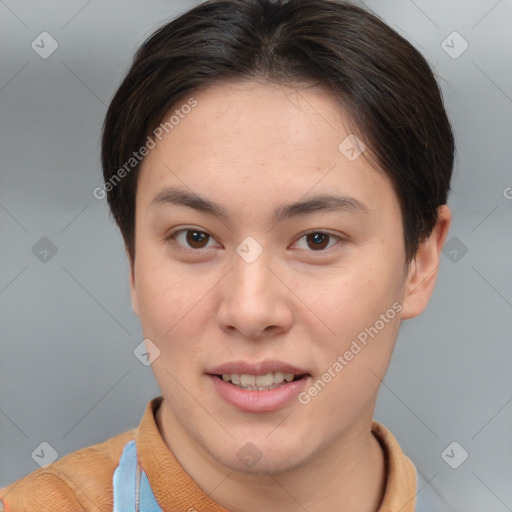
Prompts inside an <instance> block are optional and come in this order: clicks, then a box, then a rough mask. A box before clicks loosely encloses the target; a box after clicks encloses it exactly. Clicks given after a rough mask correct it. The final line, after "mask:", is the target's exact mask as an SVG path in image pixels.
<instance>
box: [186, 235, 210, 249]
mask: <svg viewBox="0 0 512 512" xmlns="http://www.w3.org/2000/svg"><path fill="white" fill-rule="evenodd" d="M206 236H207V235H206V234H205V233H201V231H188V233H187V242H188V243H189V244H190V245H191V246H192V247H196V248H197V247H203V243H202V242H204V240H205V239H206Z"/></svg>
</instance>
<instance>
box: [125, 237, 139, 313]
mask: <svg viewBox="0 0 512 512" xmlns="http://www.w3.org/2000/svg"><path fill="white" fill-rule="evenodd" d="M125 250H126V256H127V258H128V265H129V266H130V275H129V281H130V295H131V299H132V310H133V312H134V313H135V314H136V315H137V316H139V299H138V296H137V289H136V287H135V261H132V258H131V257H130V253H129V252H128V249H127V248H126V247H125Z"/></svg>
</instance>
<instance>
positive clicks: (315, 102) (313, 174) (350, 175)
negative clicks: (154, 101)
mask: <svg viewBox="0 0 512 512" xmlns="http://www.w3.org/2000/svg"><path fill="white" fill-rule="evenodd" d="M191 98H193V100H194V101H195V103H196V105H195V107H194V108H193V109H189V108H183V109H182V110H181V107H182V106H183V105H185V104H187V102H188V101H189V100H190V99H191ZM176 111H178V112H176ZM173 113H175V114H181V115H179V116H178V115H175V124H173V126H172V129H169V130H168V133H166V132H164V133H163V136H162V140H157V141H156V143H157V146H156V148H155V149H153V150H151V151H150V153H149V154H148V156H147V157H146V158H145V160H144V161H143V164H142V168H141V171H140V176H139V187H140V188H141V191H140V192H141V194H142V195H144V196H145V201H146V202H150V201H152V200H153V199H154V197H155V196H156V195H157V194H158V193H159V192H160V191H161V189H162V188H164V187H165V186H168V185H179V186H181V187H182V188H188V189H191V191H193V192H196V193H201V192H202V194H201V195H207V196H209V197H215V198H217V199H219V201H222V199H223V193H224V192H225V194H224V196H225V198H226V199H227V198H228V197H229V199H230V200H231V201H233V199H235V197H233V191H238V192H239V197H240V198H241V197H242V196H243V197H244V201H245V202H247V200H248V199H255V198H256V197H257V196H258V195H261V194H265V195H266V197H267V199H268V201H271V200H272V198H275V199H276V200H277V198H278V197H282V196H289V197H294V198H296V199H297V198H299V197H302V196H304V195H305V194H308V192H309V191H314V192H315V193H322V192H323V193H326V192H334V191H338V192H341V193H343V194H345V195H352V196H358V197H359V199H360V200H361V201H363V202H364V201H365V196H368V195H371V192H372V189H375V188H376V187H377V188H379V187H380V188H382V187H388V188H389V187H390V184H389V183H388V179H387V177H386V176H385V175H384V174H383V173H382V172H381V171H378V170H376V169H375V168H374V167H372V165H371V164H370V161H369V159H368V158H366V157H365V154H364V153H363V154H361V155H360V156H359V157H358V158H355V159H351V158H347V154H346V153H344V152H343V150H344V148H345V147H346V141H347V140H348V141H349V142H348V143H349V145H350V141H354V140H355V139H353V138H350V137H353V134H352V130H353V128H354V127H353V126H352V123H351V121H350V119H349V116H348V115H347V114H346V113H345V112H344V110H343V109H342V107H341V106H340V104H339V103H338V102H336V101H335V100H334V99H333V97H332V96H331V95H330V94H328V93H327V92H326V91H325V90H323V89H322V88H320V87H311V86H303V87H289V86H283V85H277V84H262V83H256V82H242V83H229V82H228V83H222V84H217V85H213V86H209V87H207V88H205V89H203V90H200V91H196V92H194V93H191V94H190V96H186V97H184V98H183V99H182V100H180V102H178V103H176V104H175V105H174V106H173V108H172V111H171V112H169V113H167V114H166V116H164V122H165V120H166V119H168V118H169V117H170V116H171V115H173ZM349 136H350V137H349ZM347 138H348V139H347ZM356 144H357V143H356ZM356 149H357V148H356ZM349 156H350V155H349ZM340 187H341V188H340ZM138 195H139V192H138ZM235 195H236V194H235ZM366 199H368V198H366ZM274 202H276V201H274ZM280 202H281V201H280Z"/></svg>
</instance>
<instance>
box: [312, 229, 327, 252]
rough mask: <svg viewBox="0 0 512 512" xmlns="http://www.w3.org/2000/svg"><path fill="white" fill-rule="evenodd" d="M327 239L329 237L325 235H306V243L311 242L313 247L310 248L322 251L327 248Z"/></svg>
mask: <svg viewBox="0 0 512 512" xmlns="http://www.w3.org/2000/svg"><path fill="white" fill-rule="evenodd" d="M328 237H329V235H326V234H325V233H311V234H309V235H308V242H309V241H312V242H313V247H311V248H312V249H315V250H317V249H323V248H324V247H326V246H327V239H328ZM320 244H321V245H320Z"/></svg>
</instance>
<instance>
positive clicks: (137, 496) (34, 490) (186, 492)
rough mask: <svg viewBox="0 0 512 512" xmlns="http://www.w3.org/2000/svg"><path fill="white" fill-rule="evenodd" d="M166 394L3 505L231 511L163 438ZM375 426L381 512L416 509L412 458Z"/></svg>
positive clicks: (29, 509) (14, 491) (64, 510)
mask: <svg viewBox="0 0 512 512" xmlns="http://www.w3.org/2000/svg"><path fill="white" fill-rule="evenodd" d="M162 400H163V398H162V397H161V396H159V397H156V398H154V399H153V400H151V401H150V402H149V403H148V404H147V406H146V410H145V412H144V415H143V417H142V420H141V422H140V424H139V426H138V427H137V428H135V429H132V430H129V431H127V432H124V433H123V434H120V435H118V436H115V437H112V438H111V439H109V440H107V441H105V442H104V443H100V444H97V445H93V446H89V447H86V448H83V449H81V450H78V451H76V452H73V453H70V454H68V455H66V456H64V457H62V459H59V460H57V461H55V462H54V463H53V464H50V465H49V466H47V467H46V468H40V469H38V470H36V471H34V472H33V473H30V474H29V475H27V476H25V477H24V478H21V479H20V480H18V481H16V482H14V483H12V484H11V485H9V486H7V487H5V488H4V489H1V490H0V499H2V500H3V503H4V507H5V510H7V511H8V512H18V511H20V512H21V511H23V512H36V511H37V512H42V511H50V510H51V511H52V512H75V511H76V512H79V511H80V512H106V511H109V512H110V511H114V512H121V511H122V512H131V511H134V512H135V511H136V503H137V500H139V504H140V508H139V509H138V510H140V511H141V512H142V511H144V512H146V511H147V512H160V511H165V512H175V511H180V512H184V511H189V510H190V511H197V512H206V511H208V512H228V511H227V510H226V509H225V508H223V507H222V506H220V505H219V504H218V503H215V502H214V501H213V500H212V499H211V498H210V497H209V496H207V495H206V494H205V493H204V492H203V491H202V490H201V489H200V488H199V487H198V485H197V484H196V483H195V482H194V480H192V478H191V477H190V476H189V475H188V473H187V472H186V471H185V470H184V469H183V467H182V466H181V465H180V464H179V462H178V461H177V460H176V458H175V457H174V456H173V454H172V452H171V451H170V450H169V448H168V447H167V445H166V444H165V442H164V440H163V438H162V436H161V434H160V432H159V430H158V425H157V423H156V419H155V414H156V411H157V410H158V407H159V406H160V404H161V402H162ZM372 432H373V434H374V435H375V437H376V438H377V440H378V441H379V443H380V445H381V446H382V449H383V452H384V456H385V460H386V466H387V483H386V489H385V494H384V498H383V501H382V504H381V506H380V508H379V511H378V512H399V511H400V512H415V511H416V512H418V511H419V510H420V509H419V508H418V509H417V508H416V494H417V492H418V490H419V489H418V479H417V473H416V468H415V466H414V464H413V463H412V461H411V460H410V459H409V458H408V457H407V456H406V455H405V454H404V453H403V452H402V450H401V448H400V446H399V444H398V442H397V440H396V439H395V437H394V436H393V435H392V433H391V432H390V431H389V430H388V429H386V427H384V426H383V425H382V424H380V423H378V422H377V421H375V420H374V421H373V422H372ZM137 482H139V483H137ZM428 495H429V492H428V486H427V487H425V488H423V489H422V490H421V492H420V493H419V494H418V497H422V496H423V497H422V498H421V499H422V500H423V501H424V502H425V503H426V498H427V496H428ZM115 499H116V500H117V501H116V503H115V506H116V507H117V508H114V500H115ZM123 500H124V501H123ZM143 500H144V501H143ZM422 506H423V505H422ZM0 510H1V508H0ZM428 510H429V512H434V511H435V509H434V510H432V509H428Z"/></svg>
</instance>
